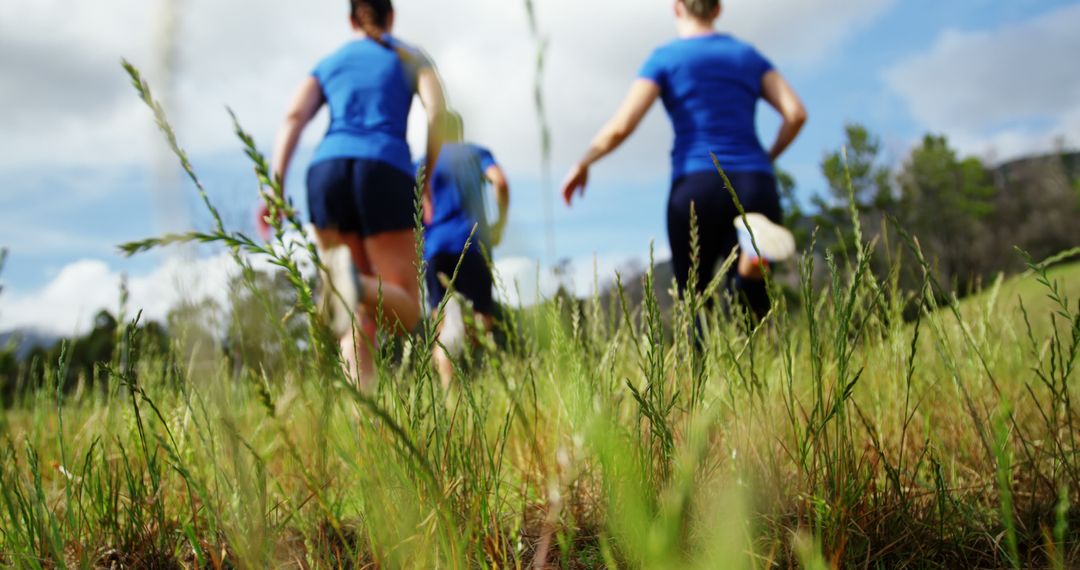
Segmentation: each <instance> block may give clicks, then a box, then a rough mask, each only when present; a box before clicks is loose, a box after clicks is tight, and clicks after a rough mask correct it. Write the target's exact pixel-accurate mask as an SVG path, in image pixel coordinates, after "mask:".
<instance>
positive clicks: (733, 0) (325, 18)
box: [0, 0, 895, 176]
mask: <svg viewBox="0 0 1080 570" xmlns="http://www.w3.org/2000/svg"><path fill="white" fill-rule="evenodd" d="M170 1H171V2H172V3H173V5H175V6H178V7H179V9H178V11H177V16H178V17H177V19H176V20H175V21H173V22H172V23H173V25H175V26H176V29H177V35H176V37H177V40H178V44H177V46H178V51H177V55H178V59H177V63H178V65H177V68H176V71H177V77H176V82H175V92H174V97H173V98H172V99H173V101H174V102H175V103H176V104H175V105H174V109H175V110H174V115H175V118H176V121H175V122H176V123H177V128H178V131H179V133H180V135H181V139H182V140H183V142H184V144H185V146H186V147H187V148H188V150H189V151H190V152H191V153H192V154H200V153H209V152H218V151H221V150H223V149H231V148H235V146H236V144H235V143H234V142H233V140H232V136H231V132H230V130H229V126H228V123H227V118H226V116H225V114H224V111H223V106H224V105H225V104H231V105H233V106H234V107H235V108H236V109H237V111H238V112H239V113H240V115H241V117H242V119H243V120H244V121H245V124H246V125H247V126H248V127H249V128H250V129H251V130H252V131H254V132H255V134H256V135H257V136H258V137H259V140H260V142H262V143H263V146H264V147H267V146H269V142H270V140H271V138H272V136H273V132H274V130H275V128H276V126H277V123H278V121H279V119H280V116H281V113H282V110H283V109H284V107H285V105H286V104H287V102H288V99H289V97H290V95H291V93H292V90H293V88H294V85H295V84H296V83H297V82H298V81H299V79H300V78H302V77H303V76H304V75H305V74H306V73H307V72H308V71H309V70H310V69H311V67H312V66H313V65H314V63H315V62H316V61H317V60H318V59H319V58H320V57H321V56H323V55H325V54H326V53H327V52H329V51H330V50H332V49H333V48H335V47H336V46H337V45H338V44H340V43H341V42H342V41H343V40H344V39H346V38H347V37H348V33H349V32H348V28H347V22H346V18H345V12H346V9H345V3H344V2H338V1H331V2H305V3H302V4H299V3H296V2H293V1H288V0H260V1H256V0H235V1H229V2H221V1H218V0H112V1H111V2H110V3H109V6H108V9H102V6H101V5H99V4H96V3H91V2H64V1H62V0H7V1H5V2H4V3H3V6H0V38H4V42H3V43H4V45H3V47H4V49H3V52H6V53H8V54H12V55H11V57H14V58H16V59H19V58H22V60H23V66H22V67H20V69H34V70H43V71H41V72H40V73H38V74H37V75H35V77H36V78H37V79H36V80H35V81H33V82H30V83H29V84H27V85H14V84H13V85H12V88H11V89H8V88H7V87H5V89H3V90H0V91H5V92H7V95H5V96H4V97H2V98H0V100H3V101H5V104H6V105H10V106H11V107H12V108H18V109H20V110H21V111H20V113H19V119H18V121H12V124H4V125H3V126H4V127H5V128H4V130H5V131H6V133H7V135H8V136H5V137H4V140H3V141H2V142H0V167H2V166H3V165H5V164H8V165H11V164H26V163H27V162H37V163H45V164H48V163H56V162H70V161H74V162H80V163H93V164H100V163H103V162H129V161H141V160H147V159H150V158H152V157H153V153H154V152H155V151H160V150H161V147H160V145H159V144H157V143H155V144H153V145H151V144H148V142H147V141H148V139H149V138H150V137H152V136H154V135H153V133H152V129H153V127H152V125H151V121H150V118H149V115H148V114H147V112H146V111H145V110H143V109H141V108H140V107H141V105H140V103H139V102H138V101H136V99H135V97H134V94H133V93H132V92H131V90H130V89H129V88H128V86H127V85H126V82H125V80H124V78H123V76H122V74H121V71H120V69H119V66H118V65H117V62H118V61H119V59H120V58H121V57H129V58H131V59H132V61H133V62H135V63H137V64H140V65H142V66H144V68H145V71H146V72H147V75H148V77H149V78H150V79H151V80H152V81H153V82H154V83H155V84H158V85H161V86H163V85H164V83H163V78H164V77H165V75H164V74H163V68H164V66H163V65H162V64H161V61H163V60H162V57H160V53H161V51H162V50H161V49H160V46H159V45H158V40H157V38H160V37H161V36H162V33H161V31H162V30H163V29H165V28H166V27H167V26H166V23H165V22H166V20H168V19H167V18H165V17H164V16H163V14H164V13H165V12H163V10H162V7H163V6H165V5H166V4H167V3H168V2H170ZM823 1H824V2H825V3H826V6H821V2H817V3H814V5H813V6H812V7H811V6H810V5H809V4H808V3H806V2H802V1H800V0H775V1H773V2H769V3H768V4H766V3H762V2H753V1H751V0H730V1H729V2H728V3H727V8H726V10H727V14H726V16H725V18H724V21H723V24H722V27H725V28H728V29H732V30H734V31H735V32H736V33H738V34H739V35H741V36H744V37H746V38H748V39H750V40H751V41H754V42H755V43H757V44H758V45H759V46H760V47H761V48H762V49H763V50H764V51H765V52H766V53H767V54H769V55H770V56H771V57H772V58H773V59H774V60H776V61H777V63H779V64H780V65H782V66H784V65H793V64H812V63H813V62H815V61H818V60H820V59H821V58H822V57H824V56H825V55H826V54H827V53H828V52H829V51H830V50H832V49H835V48H836V47H837V46H838V45H840V44H841V43H842V42H843V40H844V39H845V38H846V37H848V36H849V35H850V34H851V33H852V31H853V30H854V29H857V28H858V27H859V26H860V25H861V24H865V23H867V22H869V21H871V20H872V19H873V18H875V17H876V16H878V15H879V14H881V13H882V11H883V10H884V9H886V8H887V7H888V6H890V5H891V4H892V3H893V2H894V1H895V0H823ZM669 4H670V3H669V2H654V1H647V0H634V1H632V2H631V1H628V0H590V1H589V2H580V1H579V0H548V1H542V2H538V3H537V8H538V10H539V14H540V18H541V20H542V22H541V24H542V27H543V28H544V31H545V33H547V35H548V36H549V37H550V39H551V42H552V43H551V52H550V60H549V62H548V71H549V74H548V77H547V81H546V83H545V87H546V92H547V95H548V98H549V109H550V113H551V124H552V128H553V130H554V134H555V137H556V150H557V157H556V159H557V160H556V164H557V165H560V164H562V163H564V162H567V161H569V160H570V159H571V158H573V157H574V156H575V155H576V154H577V153H578V152H580V150H581V147H583V146H584V145H585V144H586V143H587V141H588V138H589V136H590V135H591V134H592V132H593V131H594V130H595V129H596V128H597V127H599V125H600V124H601V123H602V121H603V120H604V118H605V116H606V115H607V114H608V113H610V112H611V111H612V110H613V109H614V107H615V105H616V104H617V103H618V101H619V100H620V99H621V97H622V95H623V93H624V91H625V89H626V87H627V86H628V84H629V82H630V80H631V79H632V77H633V74H634V73H635V71H636V70H637V68H638V67H639V65H640V64H641V62H642V61H643V60H644V58H645V57H646V56H647V55H648V53H649V51H650V50H651V49H652V48H653V47H654V46H656V45H658V44H660V43H662V42H664V41H666V40H667V39H669V38H670V37H672V36H673V22H672V19H671V16H670V11H671V8H670V5H669ZM398 9H399V12H400V13H399V18H398V22H399V27H398V30H397V31H398V33H399V34H400V35H401V36H402V37H405V38H406V39H408V40H412V41H414V42H416V43H418V44H419V45H421V46H422V47H424V48H425V49H427V50H428V51H429V52H430V53H432V54H433V55H434V57H435V58H436V60H437V61H438V63H439V65H440V68H441V69H442V71H443V73H444V74H445V76H446V79H447V84H448V85H449V90H450V92H451V96H452V98H453V101H454V103H455V104H457V105H458V106H459V107H461V108H462V110H463V111H464V112H465V114H466V115H467V118H469V119H470V130H471V132H472V134H473V135H474V137H475V138H477V139H479V140H482V141H484V142H485V143H486V144H488V145H489V146H492V147H493V148H494V149H496V151H497V153H498V154H501V155H502V156H503V159H504V161H505V162H507V163H509V164H510V165H512V166H513V167H514V168H515V170H516V171H519V172H525V173H527V174H534V173H535V169H536V163H537V160H536V157H537V152H538V142H537V140H538V136H537V132H536V126H535V121H534V119H533V112H532V98H531V97H532V67H533V62H534V53H533V46H532V43H531V40H530V38H529V36H528V33H527V25H526V21H525V15H524V9H523V6H522V3H521V2H518V1H512V0H502V1H499V2H492V1H490V0H457V1H455V2H437V1H436V0H412V1H409V2H404V1H403V2H398ZM822 13H827V14H828V17H817V16H818V15H820V14H822ZM811 17H813V19H814V21H815V22H816V24H815V25H813V26H808V25H806V21H807V20H808V19H810V18H811ZM30 56H33V57H32V58H30ZM29 59H33V60H34V61H29ZM10 78H11V77H10V76H9V77H8V78H5V79H4V80H3V81H4V82H7V81H8V80H9V79H10ZM84 96H85V100H80V98H81V97H84ZM318 130H319V128H318V127H315V128H314V129H312V132H311V133H309V137H308V142H309V143H313V142H315V140H316V139H317V137H318ZM421 132H422V129H414V132H413V139H414V141H415V139H418V138H419V137H418V135H419V134H420V133H421ZM669 140H670V134H669V133H668V127H667V125H666V124H665V120H664V119H663V118H662V113H661V112H655V113H653V116H652V117H651V119H650V121H649V122H648V123H647V124H646V126H645V132H644V133H643V134H642V136H640V137H638V140H637V141H634V142H633V143H631V145H630V147H629V148H628V149H627V150H626V151H624V152H623V153H621V155H622V158H621V159H620V158H617V159H615V160H614V161H613V165H612V166H611V167H610V168H611V171H612V172H616V171H623V170H625V169H640V170H644V169H647V171H648V172H665V171H666V168H667V165H666V158H665V152H663V151H662V150H659V149H658V148H657V147H661V148H663V147H666V146H667V141H669ZM664 150H666V149H664ZM640 170H639V171H640ZM661 176H663V175H662V174H661Z"/></svg>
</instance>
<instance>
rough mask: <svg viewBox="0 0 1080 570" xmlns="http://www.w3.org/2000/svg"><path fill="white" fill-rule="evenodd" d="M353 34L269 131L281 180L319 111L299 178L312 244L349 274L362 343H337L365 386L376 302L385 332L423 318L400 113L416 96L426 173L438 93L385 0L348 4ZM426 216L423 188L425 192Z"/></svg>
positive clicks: (436, 132)
mask: <svg viewBox="0 0 1080 570" xmlns="http://www.w3.org/2000/svg"><path fill="white" fill-rule="evenodd" d="M349 19H350V22H351V23H352V28H353V31H354V33H355V37H354V38H353V39H352V40H351V41H349V42H348V43H346V44H345V45H344V46H342V47H341V48H340V49H339V50H337V51H336V52H334V53H333V54H331V55H329V56H328V57H326V58H325V59H323V60H322V61H321V62H320V63H319V64H318V65H317V66H316V67H315V69H314V71H312V73H311V75H310V76H308V77H307V78H306V79H304V81H303V82H302V83H301V85H300V88H299V90H298V92H297V94H296V96H295V98H294V99H293V103H292V105H291V107H290V109H289V112H288V114H287V116H286V118H285V123H284V125H282V127H281V130H280V131H279V133H278V138H277V142H276V144H275V147H274V155H273V165H274V175H275V176H276V177H278V179H279V180H282V181H284V180H285V179H286V173H287V172H288V169H289V163H290V161H291V160H292V157H293V154H294V152H295V150H296V145H297V143H298V142H299V140H300V134H301V132H302V131H303V130H304V127H306V126H307V124H308V123H309V122H310V121H311V120H312V119H313V118H314V117H315V115H316V113H317V112H318V111H319V109H321V108H322V107H323V106H324V105H326V106H327V107H329V111H330V127H329V129H328V130H327V132H326V135H325V137H324V138H323V140H322V142H321V143H320V144H319V147H318V149H317V150H316V151H315V156H314V158H313V159H312V162H311V165H310V167H309V170H308V175H307V197H308V207H309V209H310V214H311V223H312V224H313V225H314V226H315V233H316V241H317V242H318V245H319V247H320V248H322V249H324V250H326V249H329V248H333V247H336V246H338V245H346V246H348V248H349V250H350V252H351V254H352V258H353V263H354V265H355V267H356V269H357V271H358V275H357V280H356V284H357V289H358V308H357V311H358V316H359V319H360V325H361V327H360V328H361V332H362V333H363V334H362V335H361V336H366V337H367V338H354V336H353V335H352V334H348V335H345V338H343V339H342V349H343V354H344V356H345V358H346V361H347V364H348V365H349V367H350V369H351V372H352V373H353V374H356V375H357V377H358V379H359V381H360V384H361V386H362V387H364V388H368V389H369V388H371V381H372V380H373V378H374V376H373V372H374V369H373V363H372V359H371V358H370V353H369V347H370V346H371V343H372V342H373V340H372V339H374V338H375V327H376V323H375V322H374V315H375V309H376V305H377V303H378V302H379V299H380V296H381V300H382V308H383V310H384V311H385V312H386V314H387V316H388V317H389V318H390V319H391V323H390V324H391V326H392V327H393V330H394V332H397V333H403V332H407V331H411V330H412V329H413V328H414V327H415V326H416V324H417V323H418V322H419V321H420V319H421V317H422V310H421V308H420V284H419V283H418V280H417V278H416V270H415V266H414V257H415V256H414V243H415V241H414V212H415V198H414V190H413V189H414V177H413V172H414V170H413V165H412V158H411V156H410V152H409V145H408V143H407V142H406V130H407V125H408V117H409V109H410V108H411V107H412V101H413V97H414V96H416V95H419V97H420V100H421V102H422V103H423V105H424V108H425V109H426V111H427V116H428V146H427V148H428V150H427V155H428V160H429V163H430V164H429V166H430V165H433V164H434V162H435V161H436V160H437V159H438V154H439V149H440V147H441V146H442V141H441V136H440V128H441V126H442V121H443V116H442V115H443V113H444V112H445V102H444V96H443V90H442V86H441V83H440V81H439V77H438V75H437V73H436V72H435V69H434V66H433V65H432V64H431V62H430V61H429V60H428V59H427V58H426V57H425V56H424V54H423V53H422V52H421V51H420V50H418V49H416V48H414V47H412V46H410V45H408V44H406V43H404V42H402V41H401V40H398V39H397V38H395V37H394V36H392V35H391V33H390V32H391V30H392V28H393V25H394V8H393V5H392V4H391V0H350V11H349ZM424 210H425V216H426V217H430V212H431V200H430V188H425V190H424Z"/></svg>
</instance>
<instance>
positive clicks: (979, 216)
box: [898, 135, 1008, 293]
mask: <svg viewBox="0 0 1080 570" xmlns="http://www.w3.org/2000/svg"><path fill="white" fill-rule="evenodd" d="M898 180H899V183H900V191H901V196H900V204H899V212H898V213H899V215H898V219H899V221H900V223H901V225H902V226H903V227H904V228H906V229H907V230H908V231H909V232H911V233H912V234H914V235H915V236H917V237H918V238H919V240H920V243H921V245H922V247H923V249H924V253H925V254H926V255H927V257H928V258H929V260H930V261H932V262H934V263H935V265H936V267H935V268H936V269H937V271H938V272H939V275H938V277H939V279H940V280H941V281H942V283H943V284H953V285H954V286H955V287H956V289H957V290H958V291H960V292H962V293H963V292H967V291H968V290H970V289H971V287H972V286H973V285H975V284H976V283H977V281H978V280H979V279H980V278H981V277H983V276H984V275H986V274H987V269H989V268H988V267H987V265H988V264H987V263H986V258H987V255H995V254H1004V255H1008V253H1007V252H994V251H989V250H992V249H993V248H992V247H987V246H988V245H989V243H988V242H987V241H986V237H987V234H988V232H991V231H992V229H991V228H990V227H989V226H988V224H987V222H988V221H989V220H990V219H991V216H992V215H993V214H994V198H995V196H996V194H997V189H996V188H995V186H994V184H993V178H992V176H991V173H990V172H989V171H988V170H987V169H986V167H985V166H983V164H982V162H980V161H979V160H978V159H976V158H966V159H961V158H959V157H958V156H957V153H956V151H955V150H953V149H952V148H951V147H949V143H948V140H947V139H946V138H945V137H944V136H935V135H927V136H926V137H925V138H923V141H922V144H921V145H920V146H918V147H916V148H915V149H914V150H913V151H912V153H911V156H910V157H909V158H908V160H907V161H906V162H905V163H904V166H903V168H902V170H901V172H900V175H899V177H898Z"/></svg>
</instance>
